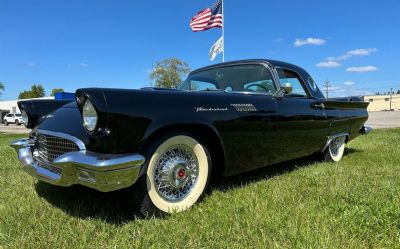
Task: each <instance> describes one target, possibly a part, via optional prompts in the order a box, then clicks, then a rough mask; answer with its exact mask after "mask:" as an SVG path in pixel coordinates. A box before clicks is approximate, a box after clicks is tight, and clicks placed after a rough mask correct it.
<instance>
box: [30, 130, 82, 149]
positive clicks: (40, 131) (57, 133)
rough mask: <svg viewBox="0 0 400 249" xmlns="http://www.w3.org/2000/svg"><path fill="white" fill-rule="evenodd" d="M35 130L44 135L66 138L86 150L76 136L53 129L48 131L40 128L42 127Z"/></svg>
mask: <svg viewBox="0 0 400 249" xmlns="http://www.w3.org/2000/svg"><path fill="white" fill-rule="evenodd" d="M36 131H37V132H38V133H41V134H44V135H49V136H53V137H61V138H65V139H68V140H71V141H72V142H74V143H76V145H78V147H79V149H80V150H86V146H85V144H84V143H83V142H82V141H81V140H79V139H78V138H76V137H74V136H71V135H68V134H65V133H61V132H55V131H48V130H42V129H36Z"/></svg>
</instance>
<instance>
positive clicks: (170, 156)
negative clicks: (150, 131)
mask: <svg viewBox="0 0 400 249" xmlns="http://www.w3.org/2000/svg"><path fill="white" fill-rule="evenodd" d="M145 169H146V174H145V175H144V177H145V178H143V177H142V179H140V180H139V183H138V184H139V185H140V186H139V188H140V189H141V190H140V191H141V194H142V196H143V197H142V198H140V199H139V200H138V201H139V206H140V211H141V213H142V214H143V215H145V216H162V215H164V214H168V213H173V212H182V211H185V210H187V209H188V208H190V207H192V206H193V205H194V204H195V203H196V202H197V201H198V200H199V199H200V198H201V197H202V196H203V194H204V193H205V190H206V188H207V186H208V183H209V180H210V175H211V157H210V154H209V152H208V150H207V148H206V146H205V145H204V144H203V143H200V142H199V141H198V140H197V139H196V138H194V137H193V136H192V135H189V134H176V135H172V136H168V137H166V138H163V139H160V140H158V141H157V142H156V143H155V144H154V145H153V147H152V148H150V149H149V151H148V155H147V162H146V164H145Z"/></svg>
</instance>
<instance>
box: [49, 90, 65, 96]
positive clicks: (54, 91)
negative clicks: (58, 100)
mask: <svg viewBox="0 0 400 249" xmlns="http://www.w3.org/2000/svg"><path fill="white" fill-rule="evenodd" d="M63 92H65V91H64V89H62V88H54V89H53V90H51V94H50V96H55V95H56V93H63Z"/></svg>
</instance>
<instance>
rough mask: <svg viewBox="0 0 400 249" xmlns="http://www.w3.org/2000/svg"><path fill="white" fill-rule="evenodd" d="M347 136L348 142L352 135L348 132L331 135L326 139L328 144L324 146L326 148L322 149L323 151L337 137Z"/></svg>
mask: <svg viewBox="0 0 400 249" xmlns="http://www.w3.org/2000/svg"><path fill="white" fill-rule="evenodd" d="M343 136H345V137H346V142H347V140H348V138H349V137H350V135H349V134H348V133H345V132H342V133H337V134H335V135H332V136H329V137H328V139H327V140H326V144H325V146H324V148H323V149H322V150H321V152H324V151H325V150H326V148H328V146H329V144H330V143H331V142H332V140H334V139H335V138H338V137H343Z"/></svg>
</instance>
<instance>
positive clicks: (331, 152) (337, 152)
mask: <svg viewBox="0 0 400 249" xmlns="http://www.w3.org/2000/svg"><path fill="white" fill-rule="evenodd" d="M345 145H346V137H345V136H341V137H337V138H334V139H332V141H331V142H330V143H329V146H328V147H327V148H326V150H325V151H324V154H323V156H324V157H323V159H324V161H325V162H339V161H340V160H341V159H342V157H343V154H344V147H345Z"/></svg>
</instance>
